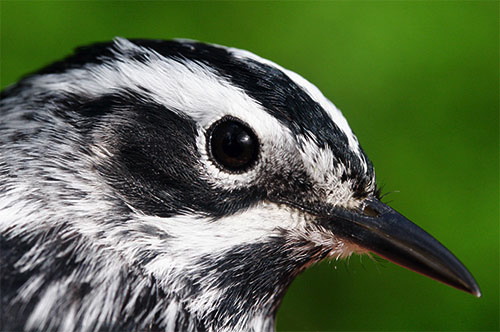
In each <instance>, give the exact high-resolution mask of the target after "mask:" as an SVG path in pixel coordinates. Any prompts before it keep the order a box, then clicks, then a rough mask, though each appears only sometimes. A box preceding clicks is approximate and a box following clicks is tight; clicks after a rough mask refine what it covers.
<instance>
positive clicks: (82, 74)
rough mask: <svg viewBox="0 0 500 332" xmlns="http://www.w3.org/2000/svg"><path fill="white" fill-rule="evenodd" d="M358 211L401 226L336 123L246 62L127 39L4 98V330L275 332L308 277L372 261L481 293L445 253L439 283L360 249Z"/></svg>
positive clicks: (337, 115)
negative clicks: (225, 128)
mask: <svg viewBox="0 0 500 332" xmlns="http://www.w3.org/2000/svg"><path fill="white" fill-rule="evenodd" d="M220 121H222V122H223V121H235V123H236V126H242V128H244V130H246V133H249V137H250V138H252V137H254V140H255V139H256V140H258V142H257V144H258V145H256V149H257V150H255V151H258V152H252V154H251V156H250V157H248V158H253V157H252V156H253V153H255V155H256V160H254V161H252V162H251V163H248V165H245V167H242V168H241V169H239V168H237V167H235V168H234V169H227V168H226V167H225V166H224V163H220V162H218V161H217V160H215V159H216V158H214V152H213V150H212V145H211V144H214V143H210V140H211V138H212V136H211V135H212V134H211V133H212V132H213V128H214V127H215V128H217V126H218V123H219V122H220ZM211 128H212V129H211ZM247 136H248V135H247ZM252 151H254V150H252ZM358 215H359V216H360V217H359V218H360V219H359V220H362V223H366V224H367V225H369V226H367V227H368V228H366V229H368V230H373V229H375V228H377V227H378V226H373V225H374V224H372V223H373V222H374V221H373V220H375V219H376V218H378V217H380V218H379V219H383V218H382V217H384V218H385V216H386V215H387V216H389V217H390V218H392V219H390V220H396V219H397V218H402V217H401V216H399V215H397V213H396V212H394V211H392V210H389V209H388V208H387V209H386V207H385V206H382V205H381V203H378V197H377V189H376V185H375V173H374V169H373V167H372V165H371V163H370V161H369V160H368V158H367V157H366V155H365V154H364V152H363V150H362V149H361V147H360V146H359V144H358V141H357V139H356V137H355V136H354V134H353V133H352V131H351V129H350V128H349V126H348V124H347V122H346V120H345V118H344V117H343V116H342V114H341V112H340V111H339V110H338V109H337V108H336V107H335V106H334V105H333V104H332V103H331V102H330V101H328V100H327V99H326V98H325V97H324V96H323V95H322V94H321V92H320V91H319V90H318V89H317V88H316V87H314V86H313V85H312V84H310V83H309V82H307V81H306V80H305V79H303V78H302V77H300V76H299V75H297V74H295V73H293V72H290V71H288V70H286V69H283V68H281V67H279V66H278V65H276V64H274V63H272V62H270V61H268V60H264V59H262V58H259V57H257V56H256V55H254V54H252V53H249V52H247V51H242V50H237V49H232V48H226V47H222V46H217V45H208V44H203V43H198V42H193V41H186V40H178V41H151V40H134V41H128V40H125V39H116V40H115V41H114V42H113V43H103V44H96V45H92V46H90V47H86V48H81V49H79V50H78V51H77V52H76V53H75V54H74V55H72V56H70V57H69V58H67V59H65V60H63V61H60V62H57V63H55V64H53V65H50V66H48V67H46V68H45V69H42V70H41V71H39V72H37V73H35V74H33V75H30V76H28V77H26V78H24V79H23V80H21V81H20V82H19V83H18V84H16V85H13V86H12V87H10V88H8V89H6V90H5V91H4V92H2V100H1V113H0V234H1V237H0V241H1V242H0V245H1V249H2V250H1V254H0V255H1V256H0V264H1V267H2V283H1V287H2V295H1V301H2V302H1V307H2V309H1V310H2V324H3V327H4V328H6V329H26V330H32V329H41V330H61V331H71V330H75V331H93V330H117V331H118V330H131V331H136V330H166V331H172V330H179V331H185V330H193V331H195V330H199V331H202V330H207V331H242V330H249V331H250V330H254V331H268V330H272V329H273V328H274V318H275V315H276V311H277V309H278V307H279V304H280V301H281V299H282V297H283V295H284V293H285V291H286V289H287V287H288V285H289V284H290V283H291V281H292V280H293V278H294V277H295V276H296V275H297V274H298V273H300V272H301V271H303V270H304V269H305V268H307V267H308V266H310V265H311V264H313V263H315V262H318V261H320V260H322V259H325V258H331V259H332V258H333V259H337V258H341V257H346V256H349V255H350V254H351V253H353V252H356V253H363V252H366V251H375V252H378V253H380V254H381V255H384V256H386V257H388V258H389V259H392V260H394V261H396V262H398V263H400V264H403V265H407V266H409V267H411V268H412V269H415V270H417V271H419V272H421V273H424V274H428V275H431V276H433V277H435V278H437V279H439V280H441V281H444V282H447V283H450V284H452V285H454V286H455V287H458V288H462V289H465V290H467V291H470V292H473V293H476V294H479V290H478V288H477V286H476V285H475V283H474V281H473V279H472V277H471V276H470V275H468V273H467V271H466V270H465V268H463V267H462V266H461V265H460V264H459V263H458V261H456V259H455V258H454V257H453V256H452V255H451V254H449V253H448V252H444V251H443V252H441V251H439V255H437V256H436V257H434V256H432V257H433V258H432V259H431V258H429V260H439V262H438V263H439V264H441V265H439V264H437V265H433V266H434V270H432V269H431V268H430V267H428V265H429V263H428V262H427V261H425V262H424V263H422V264H424V265H425V264H427V265H425V266H424V265H422V266H424V267H422V266H420V265H418V264H416V263H415V262H414V260H413V258H408V257H407V256H405V255H406V254H405V255H401V254H398V255H399V256H397V257H396V256H394V257H393V256H392V251H390V252H386V251H384V250H386V249H388V248H389V249H391V248H392V247H384V249H383V250H378V249H379V247H377V246H376V244H377V243H378V242H377V243H375V242H374V243H373V246H372V243H371V242H370V243H369V244H368V243H367V244H365V242H364V241H365V237H366V234H365V233H363V232H364V228H362V229H363V231H359V230H358V229H357V228H352V229H351V228H350V226H349V225H350V224H349V222H351V221H352V222H354V221H355V220H354V219H353V216H358ZM363 218H364V219H363ZM395 218H396V219H395ZM337 219H338V220H337ZM365 219H366V220H365ZM372 219H373V220H372ZM388 220H389V219H388ZM397 220H398V222H401V223H402V224H401V225H403V224H404V223H405V222H406V221H400V220H399V219H397ZM401 220H402V219H401ZM377 222H378V221H377ZM391 222H392V221H391ZM389 224H390V222H389ZM404 225H406V224H404ZM353 227H354V226H353ZM355 227H358V226H357V224H356V226H355ZM384 227H385V226H382V227H381V232H385V231H386V229H385V228H384ZM405 227H406V226H405ZM408 227H410V226H408ZM412 227H413V226H412ZM412 230H413V229H412ZM358 234H360V235H359V236H358ZM415 234H417V235H419V234H420V233H415ZM422 236H423V235H422ZM416 239H419V238H418V237H416ZM377 241H378V240H377ZM405 241H407V242H404V243H403V244H405V245H407V246H409V247H411V248H413V249H414V248H416V247H415V246H416V244H414V243H413V242H412V243H410V242H411V241H409V240H406V239H405ZM425 241H427V242H426V246H424V247H425V248H423V249H418V250H417V252H418V253H419V254H420V251H419V250H421V251H422V252H425V253H426V255H427V251H426V250H429V251H432V250H438V249H439V250H445V249H444V248H441V247H439V246H438V244H436V243H437V242H433V241H434V240H433V239H431V240H429V239H427V238H425ZM427 244H428V245H427ZM426 248H430V249H426ZM436 248H437V249H436ZM413 249H412V250H413ZM391 250H392V249H391ZM413 251H414V250H413ZM429 255H430V254H429ZM443 255H444V256H443ZM424 256H425V255H424ZM429 257H431V256H429ZM443 257H444V258H443ZM424 260H425V259H424ZM442 261H443V262H442ZM445 263H446V264H450V265H449V266H448V267H449V268H450V269H449V271H448V270H447V272H442V271H438V268H439V267H441V266H442V265H443V264H445ZM419 264H420V263H419ZM430 265H432V264H430ZM436 266H437V267H436ZM426 269H428V270H426Z"/></svg>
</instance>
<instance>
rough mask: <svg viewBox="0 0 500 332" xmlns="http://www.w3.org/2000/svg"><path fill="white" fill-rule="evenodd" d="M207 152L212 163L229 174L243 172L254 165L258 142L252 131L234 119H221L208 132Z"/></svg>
mask: <svg viewBox="0 0 500 332" xmlns="http://www.w3.org/2000/svg"><path fill="white" fill-rule="evenodd" d="M207 141H208V142H209V143H208V144H209V145H208V150H209V151H210V153H211V154H212V158H213V159H214V161H215V162H216V163H217V164H218V165H219V166H220V167H222V168H223V169H225V170H228V171H231V172H238V173H239V172H244V171H246V170H248V169H249V168H250V167H251V166H253V165H254V164H255V162H256V161H257V158H258V153H259V142H258V139H257V136H255V134H254V132H253V131H252V129H250V128H249V127H248V126H247V125H245V124H244V123H242V122H240V121H238V120H236V119H234V118H229V117H226V118H223V119H221V120H219V121H217V122H216V123H214V124H213V125H212V126H211V127H210V129H209V130H208V140H207Z"/></svg>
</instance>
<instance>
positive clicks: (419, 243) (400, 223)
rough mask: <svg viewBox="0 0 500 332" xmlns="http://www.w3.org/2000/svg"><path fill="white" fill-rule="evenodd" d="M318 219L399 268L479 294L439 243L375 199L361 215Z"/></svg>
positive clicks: (339, 213) (336, 214) (344, 213)
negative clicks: (399, 266)
mask: <svg viewBox="0 0 500 332" xmlns="http://www.w3.org/2000/svg"><path fill="white" fill-rule="evenodd" d="M328 214H329V216H328V217H322V218H320V221H321V223H322V224H324V225H325V226H326V227H328V228H330V229H332V231H333V232H334V233H335V234H336V235H338V236H340V237H342V238H343V239H345V240H347V241H350V242H352V243H354V244H356V245H358V246H360V247H362V248H364V249H366V250H368V251H371V252H373V253H376V254H377V255H379V256H382V257H384V258H386V259H388V260H390V261H392V262H394V263H396V264H398V265H401V266H402V267H405V268H407V269H410V270H413V271H415V272H418V273H420V274H423V275H425V276H428V277H430V278H433V279H435V280H437V281H440V282H443V283H445V284H448V285H450V286H452V287H455V288H458V289H460V290H463V291H465V292H468V293H471V294H473V295H475V296H477V297H480V296H481V291H480V289H479V286H478V285H477V283H476V281H475V280H474V278H473V277H472V275H471V274H470V273H469V271H467V269H466V268H465V266H464V265H463V264H462V263H460V261H459V260H458V259H457V258H456V257H455V256H454V255H453V254H452V253H451V252H450V251H449V250H448V249H446V248H445V247H444V246H443V245H442V244H441V243H439V242H438V241H437V240H436V239H434V238H433V237H432V236H431V235H429V234H428V233H427V232H426V231H424V230H423V229H421V228H420V227H418V226H417V225H415V224H414V223H412V222H411V221H409V220H408V219H406V218H405V217H404V216H402V215H401V214H399V213H398V212H396V211H395V210H393V209H392V208H390V207H389V206H387V205H385V204H383V203H381V202H380V201H378V200H376V199H368V200H366V201H365V203H364V206H363V207H362V211H361V212H360V211H358V212H354V211H351V210H340V209H336V210H334V211H333V213H332V212H330V213H328Z"/></svg>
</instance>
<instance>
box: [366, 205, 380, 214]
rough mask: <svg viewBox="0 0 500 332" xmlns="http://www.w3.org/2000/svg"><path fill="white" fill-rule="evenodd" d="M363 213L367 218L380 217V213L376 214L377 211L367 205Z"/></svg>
mask: <svg viewBox="0 0 500 332" xmlns="http://www.w3.org/2000/svg"><path fill="white" fill-rule="evenodd" d="M363 213H364V214H365V215H367V216H369V217H378V216H380V212H378V211H377V210H375V209H374V208H372V207H371V206H369V205H366V206H365V207H364V208H363Z"/></svg>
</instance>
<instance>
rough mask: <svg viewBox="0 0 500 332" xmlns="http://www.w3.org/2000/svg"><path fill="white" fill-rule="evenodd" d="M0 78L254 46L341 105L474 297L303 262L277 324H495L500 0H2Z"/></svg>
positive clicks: (409, 276)
mask: <svg viewBox="0 0 500 332" xmlns="http://www.w3.org/2000/svg"><path fill="white" fill-rule="evenodd" d="M0 5H1V44H0V51H1V86H2V88H3V87H5V86H7V85H9V84H11V83H13V82H15V81H16V80H17V79H18V78H19V77H20V76H22V75H24V74H26V73H28V72H30V71H33V70H35V69H37V68H39V67H41V66H43V65H46V64H48V63H50V62H51V61H53V60H56V59H59V58H61V57H63V56H65V55H67V54H68V53H70V52H71V50H72V49H73V48H74V47H75V46H78V45H82V44H88V43H92V42H95V41H102V40H109V39H111V38H113V37H114V36H123V37H130V38H133V37H144V38H161V39H168V38H175V37H183V38H191V39H198V40H202V41H206V42H214V43H218V44H223V45H229V46H234V47H239V48H244V49H248V50H251V51H253V52H255V53H257V54H259V55H261V56H263V57H266V58H269V59H271V60H273V61H275V62H277V63H279V64H281V65H283V66H284V67H287V68H289V69H292V70H294V71H296V72H298V73H300V74H301V75H303V76H305V77H306V78H307V79H309V80H310V81H312V82H313V83H315V84H316V85H317V86H318V87H319V88H320V89H321V90H322V91H323V93H324V94H325V95H326V96H327V97H329V98H330V99H331V100H332V101H333V102H334V103H335V104H336V105H337V106H338V107H340V108H341V109H342V110H343V112H344V115H345V116H346V117H347V118H348V120H349V122H350V125H351V127H352V128H353V130H354V131H355V132H356V134H357V136H358V138H359V140H360V142H361V143H362V145H363V147H364V149H365V151H366V152H367V154H368V155H369V156H370V158H371V159H372V161H373V162H374V164H375V167H376V170H377V175H378V181H379V183H380V184H382V185H383V188H384V192H390V193H391V194H389V195H388V196H386V201H390V202H391V205H392V206H393V207H394V208H396V209H397V210H399V211H401V212H402V213H404V214H405V215H406V216H407V217H408V218H410V219H411V220H413V221H414V222H416V223H417V224H419V225H420V226H421V227H423V228H424V229H426V230H427V231H428V232H430V233H431V234H433V235H434V236H435V237H437V238H438V239H439V240H440V241H441V242H442V243H443V244H445V245H446V246H447V247H448V248H450V249H451V250H452V251H453V252H454V253H455V254H456V255H457V256H458V257H459V258H460V259H461V260H462V261H463V262H464V263H465V265H467V267H468V268H469V269H470V271H471V272H472V273H473V274H474V276H475V277H476V279H477V281H478V283H479V284H480V286H481V288H482V291H483V297H482V298H481V299H477V298H474V297H473V296H471V295H468V294H465V293H462V292H460V291H457V290H455V289H452V288H450V287H447V286H444V285H442V284H440V283H437V282H435V281H433V280H430V279H428V278H424V277H421V276H420V275H417V274H415V273H412V272H409V271H407V270H404V269H402V268H400V267H398V266H396V265H394V264H391V263H388V262H386V261H383V260H381V259H375V260H372V259H370V258H369V257H366V256H364V257H358V256H354V257H352V258H351V259H350V260H349V261H348V262H345V261H344V262H325V263H323V264H319V265H317V266H314V267H312V268H310V269H309V270H308V271H306V272H305V273H303V274H302V275H300V276H299V277H298V278H297V279H296V281H295V282H294V283H293V284H292V286H291V288H290V290H289V292H288V293H287V295H286V297H285V299H284V302H283V305H282V306H281V309H280V311H279V314H278V329H279V330H498V329H499V283H500V282H499V131H498V129H499V54H498V51H499V31H498V27H499V2H497V1H477V2H471V1H466V2H454V1H450V2H441V1H440V2H426V1H416V2H399V1H394V2H344V1H341V2H106V1H103V2H89V1H84V2H61V1H58V2H38V1H37V2H26V1H23V2H17V1H1V2H0Z"/></svg>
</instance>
